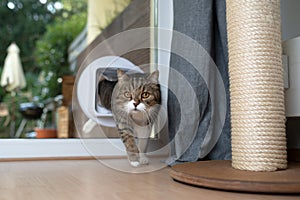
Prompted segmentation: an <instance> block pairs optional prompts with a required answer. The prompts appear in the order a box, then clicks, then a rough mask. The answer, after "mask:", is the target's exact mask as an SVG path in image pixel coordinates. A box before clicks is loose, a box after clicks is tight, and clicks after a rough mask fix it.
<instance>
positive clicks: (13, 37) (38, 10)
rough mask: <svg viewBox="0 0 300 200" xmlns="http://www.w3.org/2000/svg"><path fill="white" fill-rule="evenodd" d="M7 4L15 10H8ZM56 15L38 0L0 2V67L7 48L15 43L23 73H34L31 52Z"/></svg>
mask: <svg viewBox="0 0 300 200" xmlns="http://www.w3.org/2000/svg"><path fill="white" fill-rule="evenodd" d="M8 2H12V3H14V5H15V8H14V9H9V8H8V7H7V3H8ZM49 2H51V1H49ZM56 14H58V13H56ZM56 14H54V13H51V12H50V11H49V10H48V9H47V4H41V3H40V2H39V1H38V0H25V1H24V0H9V1H8V0H2V1H0V27H1V30H0V41H1V43H0V66H3V63H4V58H5V56H6V54H7V52H6V50H7V47H8V46H9V44H10V43H11V42H13V41H15V42H16V43H17V45H18V46H19V47H20V49H21V60H22V64H23V68H24V69H25V71H34V69H35V65H34V59H33V56H32V52H33V49H34V48H35V42H36V40H37V39H39V38H40V36H41V35H42V34H43V33H44V32H45V30H46V29H45V26H46V24H48V23H51V22H52V21H53V19H54V17H55V16H56Z"/></svg>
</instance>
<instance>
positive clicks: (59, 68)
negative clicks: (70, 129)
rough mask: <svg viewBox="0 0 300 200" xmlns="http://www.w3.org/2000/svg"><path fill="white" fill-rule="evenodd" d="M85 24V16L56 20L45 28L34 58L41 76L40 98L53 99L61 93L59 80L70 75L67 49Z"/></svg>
mask: <svg viewBox="0 0 300 200" xmlns="http://www.w3.org/2000/svg"><path fill="white" fill-rule="evenodd" d="M85 24H86V14H85V13H79V14H76V15H72V16H71V17H70V18H69V19H67V20H66V19H64V18H57V19H55V21H54V22H53V23H52V24H50V25H48V26H47V28H46V29H47V30H46V33H45V34H44V35H43V37H42V38H41V39H40V40H38V41H37V43H36V51H35V58H36V63H37V66H38V67H39V69H40V71H41V72H42V74H41V79H40V81H41V84H42V86H43V88H42V93H41V94H42V96H48V97H49V96H50V97H54V96H56V95H57V94H59V93H60V92H61V87H59V86H60V85H59V84H60V83H59V82H58V80H59V78H61V77H62V76H63V75H67V74H70V73H71V72H70V71H69V63H68V47H69V45H70V44H71V42H72V41H73V40H74V39H75V37H76V36H77V35H78V34H79V33H80V32H81V31H82V30H83V28H84V26H85Z"/></svg>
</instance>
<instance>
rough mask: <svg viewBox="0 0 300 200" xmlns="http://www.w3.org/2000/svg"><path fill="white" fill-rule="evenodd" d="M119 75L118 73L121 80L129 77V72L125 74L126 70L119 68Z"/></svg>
mask: <svg viewBox="0 0 300 200" xmlns="http://www.w3.org/2000/svg"><path fill="white" fill-rule="evenodd" d="M117 75H118V80H119V81H122V80H125V79H128V76H127V74H125V72H124V71H123V70H120V69H118V70H117Z"/></svg>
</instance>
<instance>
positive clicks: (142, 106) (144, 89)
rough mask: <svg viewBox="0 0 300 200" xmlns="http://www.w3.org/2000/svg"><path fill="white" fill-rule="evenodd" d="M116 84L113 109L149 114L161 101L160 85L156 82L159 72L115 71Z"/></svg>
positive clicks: (129, 112) (132, 113)
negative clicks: (127, 72) (134, 72)
mask: <svg viewBox="0 0 300 200" xmlns="http://www.w3.org/2000/svg"><path fill="white" fill-rule="evenodd" d="M117 74H118V84H117V87H116V89H115V91H114V95H113V96H114V97H113V101H114V103H113V106H114V107H115V108H112V109H113V110H116V109H118V111H121V112H125V113H128V114H131V115H133V116H138V113H146V114H147V115H148V116H151V112H152V111H153V110H154V109H153V108H155V107H157V106H158V105H159V104H160V103H161V94H160V86H159V84H158V76H159V72H158V71H154V72H153V73H151V74H150V75H146V74H130V75H128V74H126V73H124V71H122V70H118V71H117Z"/></svg>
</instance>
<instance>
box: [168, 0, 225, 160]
mask: <svg viewBox="0 0 300 200" xmlns="http://www.w3.org/2000/svg"><path fill="white" fill-rule="evenodd" d="M173 6H174V28H173V29H174V30H175V31H178V32H180V33H183V34H185V35H187V36H189V37H191V38H192V39H194V40H195V41H197V42H198V43H199V44H200V45H201V46H202V47H203V48H204V49H205V50H206V51H207V53H208V54H209V55H210V56H211V58H212V59H213V61H214V62H215V65H216V66H217V69H218V70H219V72H220V74H221V77H222V81H223V83H224V86H225V91H226V99H227V102H226V108H225V109H226V112H225V114H226V116H225V123H224V125H223V127H222V131H221V135H220V136H218V140H217V142H216V143H214V144H213V147H212V148H211V149H210V150H209V151H208V152H207V153H203V149H201V148H202V147H203V145H202V144H203V141H204V138H205V136H206V134H208V133H207V132H208V127H209V125H210V124H211V125H212V126H214V124H215V123H217V121H215V118H214V117H212V116H213V115H212V110H213V109H212V103H211V98H210V91H209V90H208V87H207V84H206V83H205V81H204V79H203V77H202V76H201V74H199V73H198V72H197V70H195V68H194V67H193V66H192V64H191V63H190V62H188V61H187V60H186V59H185V58H182V57H181V56H180V55H177V54H174V53H173V54H171V61H170V68H171V69H170V70H172V71H174V70H175V71H177V72H179V73H180V74H182V75H183V76H184V78H185V79H186V80H188V82H189V84H190V85H191V86H192V88H193V90H194V92H195V94H196V96H197V100H198V104H197V105H196V107H195V104H194V102H193V101H191V102H188V101H186V100H185V103H186V104H190V106H191V107H192V110H196V109H197V112H199V115H198V119H197V120H195V121H196V122H197V123H193V124H188V123H187V125H186V126H187V127H186V129H185V128H184V129H183V130H187V132H184V133H181V134H182V136H181V137H180V138H183V139H175V138H176V134H178V130H179V125H180V124H181V125H182V123H183V126H184V122H183V121H182V118H181V115H182V114H183V113H181V112H180V109H181V105H180V103H179V102H180V99H178V95H175V94H174V92H172V91H169V94H168V120H169V124H168V126H169V136H170V139H171V141H172V143H171V147H172V155H171V157H170V158H169V160H168V161H167V162H168V164H170V165H172V164H174V163H178V162H193V161H197V160H201V159H222V160H224V159H225V160H228V159H231V141H230V120H229V116H230V113H229V112H230V111H229V110H230V109H229V105H230V103H229V79H228V53H227V33H226V5H225V0H184V1H183V0H174V1H173ZM177 42H178V41H172V43H173V44H172V48H173V47H174V48H175V46H176V48H178V46H177V45H176V44H175V43H177ZM182 48H188V47H186V46H183V47H182ZM203 64H207V65H209V64H208V63H207V62H204V63H203ZM207 67H210V66H207ZM208 78H209V79H210V80H213V81H214V79H215V78H216V75H214V74H212V75H211V74H210V77H208ZM169 85H173V87H174V85H175V87H177V90H178V91H179V92H180V91H182V92H184V90H185V88H184V87H183V86H182V84H181V83H180V82H178V78H176V77H173V76H172V73H170V77H169ZM179 98H180V97H179ZM191 126H194V127H191ZM193 129H195V130H196V134H194V133H192V132H191V131H190V132H189V131H188V130H193ZM211 134H215V133H214V132H213V133H211ZM183 140H190V142H189V145H188V146H186V144H187V141H185V142H183Z"/></svg>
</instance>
